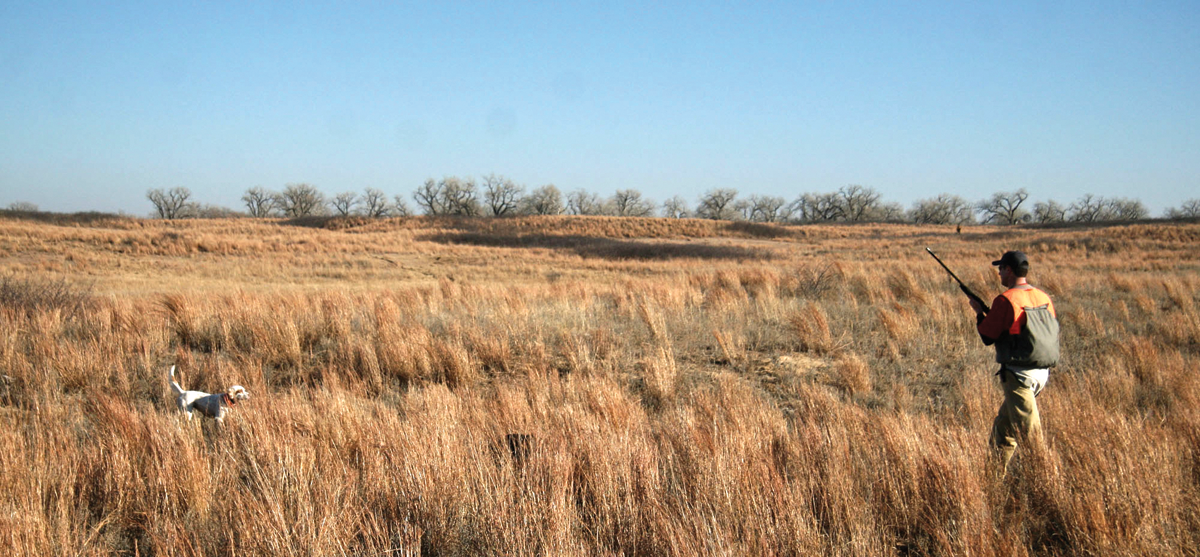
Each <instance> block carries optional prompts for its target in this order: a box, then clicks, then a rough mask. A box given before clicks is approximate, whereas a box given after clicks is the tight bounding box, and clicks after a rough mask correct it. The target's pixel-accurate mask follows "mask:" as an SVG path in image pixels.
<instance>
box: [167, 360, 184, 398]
mask: <svg viewBox="0 0 1200 557" xmlns="http://www.w3.org/2000/svg"><path fill="white" fill-rule="evenodd" d="M167 378H168V379H169V380H170V381H171V390H172V391H175V396H179V395H182V394H183V387H180V386H179V383H176V382H175V366H171V371H169V372H168V373H167Z"/></svg>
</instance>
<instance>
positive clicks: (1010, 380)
mask: <svg viewBox="0 0 1200 557" xmlns="http://www.w3.org/2000/svg"><path fill="white" fill-rule="evenodd" d="M1003 376H1004V383H1003V385H1004V403H1003V404H1001V405H1000V410H999V411H997V412H996V419H995V420H993V421H992V438H991V445H992V447H994V448H995V449H996V450H997V451H999V453H1000V455H999V456H1000V464H1001V465H1002V466H1003V470H1004V472H1005V473H1006V472H1007V471H1008V462H1009V461H1010V460H1012V457H1013V453H1014V452H1015V451H1016V450H1017V444H1018V441H1024V440H1026V439H1030V438H1033V439H1040V438H1041V434H1042V419H1041V416H1040V415H1038V407H1037V399H1036V398H1034V394H1033V391H1032V390H1030V389H1029V388H1028V387H1025V386H1023V385H1021V384H1020V383H1019V382H1017V380H1016V378H1015V377H1013V376H1012V374H1011V373H1005V374H1003Z"/></svg>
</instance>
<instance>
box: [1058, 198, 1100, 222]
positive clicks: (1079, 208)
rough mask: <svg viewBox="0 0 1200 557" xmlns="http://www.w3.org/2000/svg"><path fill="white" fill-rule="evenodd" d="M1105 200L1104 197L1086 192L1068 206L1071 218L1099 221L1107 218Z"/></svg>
mask: <svg viewBox="0 0 1200 557" xmlns="http://www.w3.org/2000/svg"><path fill="white" fill-rule="evenodd" d="M1105 205H1106V203H1105V201H1104V198H1103V197H1100V196H1097V195H1092V194H1090V193H1087V194H1084V195H1083V197H1080V198H1079V199H1077V200H1075V202H1074V203H1072V204H1071V206H1070V207H1067V213H1068V214H1069V217H1068V218H1069V219H1070V220H1071V221H1073V222H1097V221H1102V220H1106V217H1107V214H1106V211H1105Z"/></svg>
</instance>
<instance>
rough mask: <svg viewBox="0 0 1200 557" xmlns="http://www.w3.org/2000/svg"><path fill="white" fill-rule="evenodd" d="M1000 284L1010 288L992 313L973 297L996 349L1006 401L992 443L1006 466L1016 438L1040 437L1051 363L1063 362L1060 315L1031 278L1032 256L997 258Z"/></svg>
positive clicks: (1013, 253) (978, 317) (983, 332)
mask: <svg viewBox="0 0 1200 557" xmlns="http://www.w3.org/2000/svg"><path fill="white" fill-rule="evenodd" d="M992 265H994V266H996V268H997V271H998V272H999V274H1000V283H1001V284H1003V285H1004V286H1005V287H1007V288H1008V290H1006V291H1005V292H1004V293H1003V294H1001V295H999V296H996V299H995V300H993V301H992V308H991V311H989V312H987V313H986V315H985V313H984V309H983V306H981V305H980V304H979V302H977V301H975V300H971V307H972V308H973V309H974V310H975V318H976V322H977V323H978V329H979V336H980V337H981V338H982V339H983V343H984V344H986V345H988V346H995V347H996V362H998V363H999V364H1000V371H999V372H997V373H996V374H997V375H999V376H1000V382H1001V384H1002V385H1003V386H1004V403H1003V404H1001V405H1000V410H999V411H998V412H997V413H996V419H995V421H993V422H992V436H991V445H992V446H993V447H994V448H996V449H997V450H998V451H1000V456H1001V465H1002V466H1003V470H1005V471H1007V470H1008V462H1009V461H1010V460H1011V459H1012V456H1013V452H1014V451H1016V448H1017V441H1018V440H1024V439H1040V437H1041V428H1042V421H1041V418H1040V416H1038V407H1037V398H1036V397H1037V395H1038V393H1040V392H1041V391H1042V388H1043V387H1045V386H1046V381H1047V380H1048V379H1049V377H1050V369H1049V368H1050V367H1053V366H1054V365H1055V364H1057V363H1058V318H1057V315H1056V314H1055V312H1054V302H1052V301H1051V300H1050V296H1047V295H1046V293H1045V292H1042V291H1041V290H1038V289H1037V288H1034V287H1033V286H1031V285H1030V284H1029V281H1028V279H1027V278H1026V277H1027V275H1028V274H1029V259H1028V258H1027V257H1026V256H1025V254H1024V253H1022V252H1019V251H1009V252H1005V254H1004V255H1003V256H1002V257H1000V259H998V260H996V261H993V262H992Z"/></svg>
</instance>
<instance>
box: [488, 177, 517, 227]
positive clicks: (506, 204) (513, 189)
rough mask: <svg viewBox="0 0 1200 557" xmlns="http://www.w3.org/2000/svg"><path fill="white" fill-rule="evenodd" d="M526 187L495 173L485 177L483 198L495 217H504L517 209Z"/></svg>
mask: <svg viewBox="0 0 1200 557" xmlns="http://www.w3.org/2000/svg"><path fill="white" fill-rule="evenodd" d="M524 191H525V188H523V187H521V186H518V185H517V184H514V183H513V181H512V180H509V179H508V178H505V177H503V176H497V175H495V174H488V175H487V176H484V178H483V199H484V202H485V203H487V208H488V210H490V211H491V212H492V216H494V217H503V216H505V215H509V214H511V213H513V212H515V211H516V210H517V207H518V205H519V203H520V201H521V194H522V193H523V192H524Z"/></svg>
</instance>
